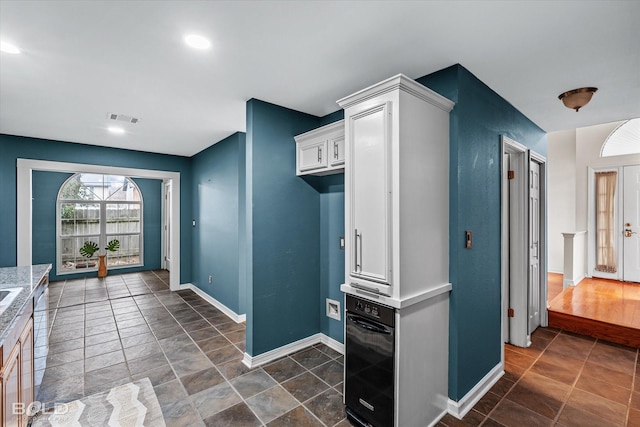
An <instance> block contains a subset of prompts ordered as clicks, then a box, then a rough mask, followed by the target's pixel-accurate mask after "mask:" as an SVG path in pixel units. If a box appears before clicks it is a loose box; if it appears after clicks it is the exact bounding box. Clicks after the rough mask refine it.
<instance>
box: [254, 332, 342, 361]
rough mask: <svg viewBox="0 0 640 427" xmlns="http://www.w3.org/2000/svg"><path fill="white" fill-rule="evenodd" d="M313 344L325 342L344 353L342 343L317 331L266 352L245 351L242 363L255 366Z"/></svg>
mask: <svg viewBox="0 0 640 427" xmlns="http://www.w3.org/2000/svg"><path fill="white" fill-rule="evenodd" d="M314 344H325V345H326V346H327V347H331V348H332V349H334V350H336V351H337V352H339V353H341V354H344V344H342V343H340V342H338V341H336V340H334V339H333V338H330V337H328V336H326V335H325V334H319V333H318V334H315V335H311V336H309V337H307V338H303V339H301V340H298V341H295V342H292V343H290V344H287V345H283V346H282V347H278V348H274V349H273V350H271V351H267V352H266V353H262V354H259V355H257V356H250V355H249V354H247V353H245V354H244V357H243V358H242V363H243V364H244V365H245V366H247V367H249V368H255V367H257V366H261V365H264V364H266V363H269V362H272V361H274V360H277V359H279V358H281V357H284V356H286V355H288V354H291V353H295V352H296V351H299V350H302V349H303V348H306V347H309V346H311V345H314Z"/></svg>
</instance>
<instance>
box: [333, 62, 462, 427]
mask: <svg viewBox="0 0 640 427" xmlns="http://www.w3.org/2000/svg"><path fill="white" fill-rule="evenodd" d="M338 104H339V105H340V106H341V107H342V108H344V110H345V114H344V117H345V120H344V126H345V147H346V150H345V244H346V245H345V249H346V255H345V256H346V259H345V284H344V285H342V286H341V290H342V291H343V292H346V293H351V294H354V295H357V296H358V297H360V298H369V299H371V300H372V301H376V302H378V303H381V304H385V305H388V306H390V307H394V308H396V342H395V362H394V363H395V373H394V377H395V384H394V387H395V396H396V397H395V409H394V413H395V416H394V420H395V421H394V424H395V426H397V427H399V426H409V425H416V426H417V425H420V426H426V425H432V424H434V423H435V422H437V420H438V419H439V418H440V417H441V416H442V415H444V413H445V412H446V407H447V401H448V397H447V391H448V337H449V328H448V324H449V291H450V290H451V284H450V283H449V112H450V111H451V109H452V108H453V105H454V104H453V102H451V101H450V100H448V99H446V98H444V97H442V96H440V95H438V94H436V93H435V92H433V91H431V90H430V89H428V88H426V87H424V86H422V85H420V84H419V83H417V82H415V81H414V80H411V79H409V78H408V77H406V76H404V75H401V74H400V75H397V76H395V77H392V78H390V79H387V80H385V81H383V82H380V83H379V84H376V85H373V86H371V87H368V88H366V89H364V90H361V91H359V92H357V93H355V94H353V95H351V96H348V97H346V98H343V99H341V100H339V101H338ZM348 392H349V390H345V393H348Z"/></svg>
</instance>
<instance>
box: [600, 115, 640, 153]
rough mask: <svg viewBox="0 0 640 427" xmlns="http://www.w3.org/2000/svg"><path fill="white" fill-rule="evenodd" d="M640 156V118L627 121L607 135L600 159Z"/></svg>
mask: <svg viewBox="0 0 640 427" xmlns="http://www.w3.org/2000/svg"><path fill="white" fill-rule="evenodd" d="M625 154H640V118H637V119H631V120H627V121H626V122H624V123H622V124H620V125H619V126H618V127H616V128H615V129H614V130H613V132H611V133H610V134H609V136H608V137H607V139H606V140H605V141H604V144H602V148H601V149H600V157H609V156H623V155H625Z"/></svg>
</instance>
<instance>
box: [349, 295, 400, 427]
mask: <svg viewBox="0 0 640 427" xmlns="http://www.w3.org/2000/svg"><path fill="white" fill-rule="evenodd" d="M346 310H347V313H346V337H345V386H344V396H345V404H346V406H347V408H346V411H347V416H348V417H349V419H350V420H352V421H354V422H356V423H358V424H360V425H362V426H374V427H391V426H393V415H394V346H395V330H394V329H395V310H394V309H393V308H391V307H387V306H384V305H381V304H378V303H375V302H372V301H369V300H366V299H361V298H357V297H354V296H352V295H347V296H346Z"/></svg>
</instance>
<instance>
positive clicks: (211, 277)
mask: <svg viewBox="0 0 640 427" xmlns="http://www.w3.org/2000/svg"><path fill="white" fill-rule="evenodd" d="M211 283H213V276H209V284H211Z"/></svg>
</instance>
